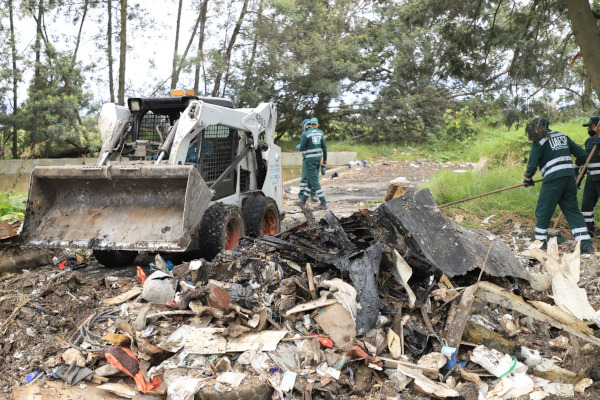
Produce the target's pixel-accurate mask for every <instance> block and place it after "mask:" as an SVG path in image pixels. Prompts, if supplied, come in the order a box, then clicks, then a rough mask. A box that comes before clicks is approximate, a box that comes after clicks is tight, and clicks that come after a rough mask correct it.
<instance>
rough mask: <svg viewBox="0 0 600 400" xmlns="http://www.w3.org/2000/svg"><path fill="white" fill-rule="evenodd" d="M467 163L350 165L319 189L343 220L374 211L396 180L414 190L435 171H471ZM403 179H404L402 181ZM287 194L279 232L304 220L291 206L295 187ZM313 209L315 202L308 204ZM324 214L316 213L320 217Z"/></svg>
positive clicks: (470, 165) (322, 184)
mask: <svg viewBox="0 0 600 400" xmlns="http://www.w3.org/2000/svg"><path fill="white" fill-rule="evenodd" d="M473 167H474V165H473V164H470V163H464V164H463V163H454V164H453V163H436V162H430V161H416V162H415V161H387V162H386V161H384V162H379V163H375V164H373V165H370V166H369V167H361V166H357V165H354V166H352V167H351V168H348V169H346V168H343V169H341V170H340V171H339V172H338V173H337V177H334V178H323V179H321V187H322V188H323V191H324V193H325V197H326V199H327V203H328V209H329V210H330V211H332V212H333V213H334V214H335V215H336V216H337V217H338V218H341V217H347V216H349V215H350V214H352V213H353V212H355V211H357V210H358V209H359V208H367V209H371V210H372V209H375V208H377V206H379V205H380V204H381V203H382V202H383V198H384V196H385V193H386V191H387V188H388V186H389V185H390V181H391V180H394V179H398V178H400V179H399V180H400V181H401V182H404V183H401V184H400V185H402V186H407V187H409V188H417V187H418V186H419V185H421V184H422V183H423V182H426V181H427V180H428V179H429V178H430V177H431V176H432V175H433V173H434V172H435V171H437V170H439V169H448V170H451V171H457V173H460V171H466V170H469V169H472V168H473ZM402 178H404V179H402ZM289 191H291V193H287V192H286V193H285V195H284V208H283V210H284V211H285V213H286V218H285V219H284V220H283V222H282V225H283V229H286V228H287V227H290V226H293V225H296V224H298V223H302V222H304V221H305V218H304V215H303V214H302V211H301V210H300V207H298V206H296V205H294V201H295V200H296V199H297V197H298V187H297V186H296V187H292V188H291V190H289ZM309 204H314V205H315V206H316V205H317V204H318V203H311V202H310V200H309ZM325 213H326V211H316V212H315V215H316V216H317V217H320V216H322V215H324V214H325Z"/></svg>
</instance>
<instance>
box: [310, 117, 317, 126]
mask: <svg viewBox="0 0 600 400" xmlns="http://www.w3.org/2000/svg"><path fill="white" fill-rule="evenodd" d="M310 123H311V124H317V125H318V124H319V120H318V119H316V118H315V117H312V118H311V119H310Z"/></svg>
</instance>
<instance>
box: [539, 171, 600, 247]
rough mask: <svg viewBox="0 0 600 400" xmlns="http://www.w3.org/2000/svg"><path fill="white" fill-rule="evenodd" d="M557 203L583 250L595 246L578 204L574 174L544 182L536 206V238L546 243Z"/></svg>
mask: <svg viewBox="0 0 600 400" xmlns="http://www.w3.org/2000/svg"><path fill="white" fill-rule="evenodd" d="M557 205H558V206H559V207H560V209H561V210H562V212H563V214H564V215H565V217H566V219H567V221H568V222H569V227H570V228H571V233H572V234H573V237H574V238H575V240H577V241H581V250H586V249H588V248H591V247H593V246H594V245H593V243H592V240H591V237H590V235H589V233H588V230H587V227H586V225H585V220H584V218H583V214H581V211H579V207H578V206H577V186H576V184H575V179H573V177H572V176H563V177H561V178H556V179H553V180H551V181H548V182H544V183H542V188H541V189H540V196H539V197H538V201H537V206H536V207H535V217H536V218H537V222H536V224H535V238H536V239H537V240H541V241H543V242H544V243H545V242H546V240H547V239H548V227H549V226H550V220H551V219H552V214H553V213H554V210H556V206H557Z"/></svg>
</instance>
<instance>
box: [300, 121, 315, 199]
mask: <svg viewBox="0 0 600 400" xmlns="http://www.w3.org/2000/svg"><path fill="white" fill-rule="evenodd" d="M300 128H301V129H302V132H304V131H306V130H308V129H310V128H312V124H311V123H310V118H307V119H305V120H304V121H302V122H301V123H300ZM296 150H300V143H298V145H297V146H296ZM308 188H309V189H310V201H312V202H313V203H316V202H317V201H319V198H318V197H317V189H315V188H314V187H312V186H311V185H310V184H309V185H308Z"/></svg>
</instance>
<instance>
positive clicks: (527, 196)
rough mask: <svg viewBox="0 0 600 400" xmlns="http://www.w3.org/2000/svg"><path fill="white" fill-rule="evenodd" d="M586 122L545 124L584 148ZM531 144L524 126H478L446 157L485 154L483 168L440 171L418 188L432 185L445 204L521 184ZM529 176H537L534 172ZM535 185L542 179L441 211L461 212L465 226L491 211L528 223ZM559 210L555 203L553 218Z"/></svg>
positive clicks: (468, 157)
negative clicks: (474, 137) (486, 161)
mask: <svg viewBox="0 0 600 400" xmlns="http://www.w3.org/2000/svg"><path fill="white" fill-rule="evenodd" d="M586 121H587V118H581V119H577V120H573V121H570V122H568V123H561V124H556V125H551V126H550V128H551V129H554V130H557V131H560V132H564V133H566V134H568V135H569V137H571V139H573V141H575V143H577V144H579V145H580V146H582V147H583V144H584V142H585V140H586V139H587V138H588V134H587V129H586V128H585V127H583V126H582V124H583V123H584V122H586ZM530 148H531V143H530V142H529V141H527V139H526V135H525V129H524V127H521V128H520V129H511V130H508V129H506V128H504V129H502V128H498V129H492V128H489V127H487V128H486V127H484V128H481V129H480V132H479V135H478V137H477V140H475V141H474V142H473V143H472V144H470V145H469V146H467V148H464V149H458V150H456V151H452V149H447V150H446V152H445V154H446V157H447V159H448V160H450V161H471V162H476V161H478V160H479V159H480V158H481V157H487V158H488V159H489V160H490V162H489V167H488V170H487V171H484V172H482V173H476V172H467V173H463V174H455V173H452V172H448V171H440V172H438V173H437V174H435V175H434V176H433V178H432V179H431V180H430V181H429V182H427V183H426V184H424V185H423V187H427V188H429V189H430V190H431V192H432V193H433V195H434V197H435V199H436V202H437V203H438V204H445V203H450V202H452V201H456V200H460V199H464V198H468V197H472V196H476V195H479V194H482V193H486V192H490V191H493V190H497V189H500V188H504V187H509V186H513V185H517V184H520V183H522V182H523V173H524V172H525V167H526V163H527V157H528V155H529V149H530ZM534 179H535V180H539V179H541V175H540V173H539V171H538V172H537V173H536V175H535V176H534ZM584 183H585V180H584ZM540 187H541V184H536V185H535V186H534V187H532V188H524V187H520V188H515V189H511V190H507V191H503V192H500V193H496V194H492V195H489V196H485V197H482V198H478V199H475V200H471V201H468V202H464V203H460V204H457V205H454V206H450V207H448V208H445V209H444V213H445V214H447V215H448V216H454V215H458V214H461V215H464V216H465V222H464V224H465V225H470V226H483V225H482V223H481V221H483V219H485V218H486V217H489V216H490V215H496V220H500V219H503V220H514V221H519V222H524V223H526V224H529V225H533V224H534V223H535V215H534V212H535V205H536V203H537V198H538V194H539V190H540ZM582 187H583V185H582ZM581 195H582V190H580V191H579V193H578V196H579V204H580V205H581ZM559 212H560V210H559V209H558V208H557V211H556V212H555V217H556V216H557V215H558V214H559ZM599 217H600V210H597V211H596V218H599Z"/></svg>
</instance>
